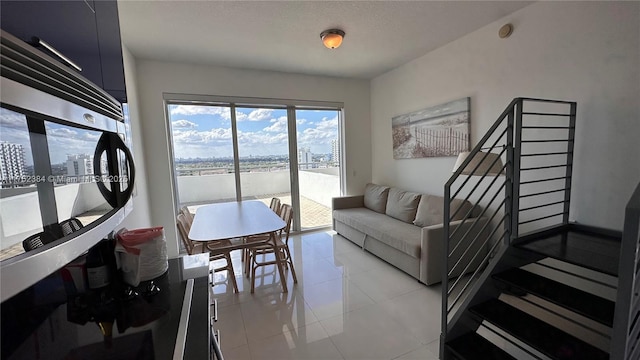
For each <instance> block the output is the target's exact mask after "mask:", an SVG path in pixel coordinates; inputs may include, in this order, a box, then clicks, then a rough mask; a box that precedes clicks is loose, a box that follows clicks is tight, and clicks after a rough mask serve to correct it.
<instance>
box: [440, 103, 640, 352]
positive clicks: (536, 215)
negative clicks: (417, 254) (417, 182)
mask: <svg viewBox="0 0 640 360" xmlns="http://www.w3.org/2000/svg"><path fill="white" fill-rule="evenodd" d="M575 120H576V104H575V103H573V102H565V101H555V100H546V99H529V98H516V99H514V100H513V101H512V102H511V104H510V105H509V106H508V107H507V109H505V111H504V112H503V114H502V115H501V116H500V118H499V119H498V121H497V122H496V123H495V124H494V125H493V126H492V127H491V129H490V130H489V132H488V133H487V134H486V135H485V136H484V137H483V139H482V140H481V141H480V142H479V144H478V145H477V146H476V147H475V148H474V149H473V150H472V151H471V153H470V154H469V156H468V157H467V160H465V162H463V163H462V164H461V166H460V167H459V168H458V170H456V172H455V173H454V175H453V176H452V178H451V179H450V180H449V181H448V182H447V184H446V186H445V198H448V199H449V200H450V201H449V203H446V202H445V211H444V212H445V219H452V218H454V217H455V216H456V215H457V210H458V209H452V208H451V206H452V205H451V200H452V199H454V198H465V199H466V200H469V201H471V202H472V203H473V204H474V208H476V209H478V208H480V209H483V210H482V216H486V217H487V218H488V219H489V223H490V225H489V226H488V227H487V228H483V229H482V233H483V234H484V236H483V237H484V238H482V239H478V238H473V239H471V238H469V239H468V238H467V235H466V234H457V233H456V232H455V231H454V232H450V229H449V224H448V222H449V221H445V229H444V233H445V239H446V240H447V241H445V248H446V250H447V251H445V254H444V256H445V258H444V259H443V260H444V264H446V270H447V271H446V272H445V274H449V276H447V275H445V276H443V285H442V289H443V304H442V305H443V306H442V334H441V344H440V345H441V347H440V357H441V359H498V360H499V359H558V360H565V359H624V360H627V359H629V360H638V359H640V300H639V298H640V294H639V293H638V292H639V290H640V265H639V264H640V262H639V257H640V251H639V249H640V229H639V226H638V224H639V223H640V184H638V188H637V189H636V191H635V193H634V195H633V196H632V199H631V200H630V202H629V205H628V207H627V209H626V213H625V227H624V231H623V232H619V231H612V230H608V229H602V228H596V227H591V226H586V225H582V224H576V223H571V222H569V209H570V206H569V205H570V197H571V176H572V165H573V141H574V138H573V136H574V132H575ZM492 155H498V156H497V157H496V156H492ZM496 158H497V159H496ZM502 160H504V162H505V164H504V165H502V164H501V161H502ZM483 162H486V163H487V164H484V165H483V164H482V163H483ZM488 162H491V163H490V164H488ZM496 164H497V165H496ZM470 168H472V169H470ZM475 211H478V210H475ZM472 212H474V209H472V210H469V213H468V214H466V215H467V216H466V217H465V218H464V219H463V220H462V221H463V222H464V221H466V220H467V218H468V217H469V215H470V214H471V213H472ZM473 226H475V224H473ZM477 241H481V242H482V243H483V244H485V248H486V249H487V251H486V252H478V253H476V254H473V255H474V257H478V256H480V257H481V258H482V259H483V265H482V266H480V267H479V268H478V269H466V268H465V270H466V271H465V273H466V275H463V276H460V277H451V276H450V275H451V274H452V273H453V271H454V270H455V269H456V267H458V266H463V264H458V263H454V262H453V261H451V260H450V259H452V258H453V255H455V254H456V252H467V251H469V249H470V248H471V247H472V245H473V244H474V243H475V242H477Z"/></svg>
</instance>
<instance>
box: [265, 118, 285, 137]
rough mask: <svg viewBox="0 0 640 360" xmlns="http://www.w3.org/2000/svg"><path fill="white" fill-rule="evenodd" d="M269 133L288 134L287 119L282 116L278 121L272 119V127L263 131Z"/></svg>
mask: <svg viewBox="0 0 640 360" xmlns="http://www.w3.org/2000/svg"><path fill="white" fill-rule="evenodd" d="M262 130H263V131H266V132H269V133H279V132H285V133H286V132H287V117H286V116H281V117H279V118H277V119H271V125H269V126H267V127H266V128H264V129H262Z"/></svg>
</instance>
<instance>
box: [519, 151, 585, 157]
mask: <svg viewBox="0 0 640 360" xmlns="http://www.w3.org/2000/svg"><path fill="white" fill-rule="evenodd" d="M572 153H573V151H558V152H548V153H537V154H520V156H521V157H528V156H548V155H567V154H572Z"/></svg>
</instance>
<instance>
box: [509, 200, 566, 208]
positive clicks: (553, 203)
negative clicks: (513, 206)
mask: <svg viewBox="0 0 640 360" xmlns="http://www.w3.org/2000/svg"><path fill="white" fill-rule="evenodd" d="M566 202H569V201H567V200H562V201H556V202H552V203H549V204H543V205H537V206H531V207H528V208H524V209H519V210H518V211H529V210H533V209H539V208H542V207H546V206H551V205H558V204H564V203H566Z"/></svg>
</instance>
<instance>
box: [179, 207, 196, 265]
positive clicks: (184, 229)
mask: <svg viewBox="0 0 640 360" xmlns="http://www.w3.org/2000/svg"><path fill="white" fill-rule="evenodd" d="M176 224H177V225H178V232H179V233H180V237H181V238H182V243H183V244H184V247H185V248H186V249H187V253H189V255H193V243H192V242H191V239H189V230H191V225H190V224H189V222H188V220H187V219H186V217H185V216H184V214H178V217H177V221H176Z"/></svg>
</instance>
